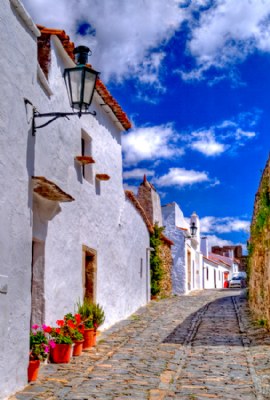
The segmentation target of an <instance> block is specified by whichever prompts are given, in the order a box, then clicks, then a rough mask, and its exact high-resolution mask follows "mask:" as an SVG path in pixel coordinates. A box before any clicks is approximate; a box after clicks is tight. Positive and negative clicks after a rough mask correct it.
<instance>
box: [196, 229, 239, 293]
mask: <svg viewBox="0 0 270 400" xmlns="http://www.w3.org/2000/svg"><path fill="white" fill-rule="evenodd" d="M201 252H202V253H203V288H204V289H222V288H224V282H225V281H229V280H230V279H231V278H232V276H233V274H235V273H237V272H238V264H239V263H238V261H237V260H236V259H235V258H234V256H233V253H232V254H231V255H230V257H225V256H222V255H219V254H215V253H209V251H208V240H207V237H203V238H201Z"/></svg>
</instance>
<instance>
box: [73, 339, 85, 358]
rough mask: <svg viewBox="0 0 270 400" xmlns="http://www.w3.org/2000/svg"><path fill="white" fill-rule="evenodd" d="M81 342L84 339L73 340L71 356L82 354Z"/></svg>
mask: <svg viewBox="0 0 270 400" xmlns="http://www.w3.org/2000/svg"><path fill="white" fill-rule="evenodd" d="M83 342H84V340H76V341H74V347H73V354H72V355H73V357H77V356H80V355H81V354H82V350H83Z"/></svg>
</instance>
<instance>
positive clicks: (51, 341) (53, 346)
mask: <svg viewBox="0 0 270 400" xmlns="http://www.w3.org/2000/svg"><path fill="white" fill-rule="evenodd" d="M49 344H50V347H51V348H52V349H54V348H55V343H54V341H53V340H50V341H49Z"/></svg>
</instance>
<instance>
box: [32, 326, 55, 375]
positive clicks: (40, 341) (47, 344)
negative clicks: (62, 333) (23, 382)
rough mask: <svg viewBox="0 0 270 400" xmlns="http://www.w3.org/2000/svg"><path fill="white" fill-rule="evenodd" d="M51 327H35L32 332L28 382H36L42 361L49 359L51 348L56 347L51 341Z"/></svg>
mask: <svg viewBox="0 0 270 400" xmlns="http://www.w3.org/2000/svg"><path fill="white" fill-rule="evenodd" d="M50 332H51V327H49V326H46V325H42V327H39V325H33V326H32V329H31V330H30V354H29V365H28V382H32V381H35V380H36V379H37V376H38V371H39V366H40V361H45V360H46V359H47V358H48V354H49V352H50V348H53V347H54V342H53V341H51V340H49V338H48V334H49V333H50Z"/></svg>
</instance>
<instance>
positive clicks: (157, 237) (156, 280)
mask: <svg viewBox="0 0 270 400" xmlns="http://www.w3.org/2000/svg"><path fill="white" fill-rule="evenodd" d="M163 229H164V228H163V227H159V226H158V225H157V224H155V226H154V232H153V233H152V234H151V236H150V246H151V247H152V248H153V249H154V251H152V252H151V255H150V269H151V294H152V295H153V296H155V295H157V294H159V292H160V289H161V288H160V282H161V279H162V277H163V269H162V260H161V258H160V256H159V247H160V245H161V234H162V232H163Z"/></svg>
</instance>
